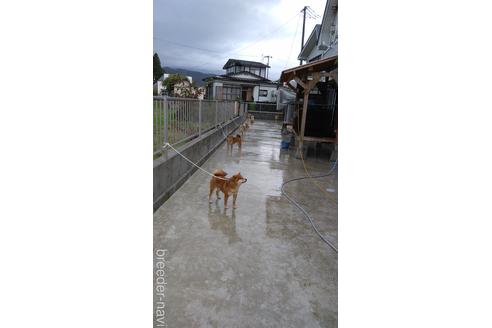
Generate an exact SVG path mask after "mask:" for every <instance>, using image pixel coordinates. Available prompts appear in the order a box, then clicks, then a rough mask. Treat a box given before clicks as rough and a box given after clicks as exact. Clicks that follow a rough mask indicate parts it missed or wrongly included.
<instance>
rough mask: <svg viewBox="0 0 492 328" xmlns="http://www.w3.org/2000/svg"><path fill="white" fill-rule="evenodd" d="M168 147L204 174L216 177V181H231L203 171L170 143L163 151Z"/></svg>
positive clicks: (166, 144)
mask: <svg viewBox="0 0 492 328" xmlns="http://www.w3.org/2000/svg"><path fill="white" fill-rule="evenodd" d="M166 147H169V148H171V149H172V150H174V151H175V152H176V154H178V155H179V156H181V157H183V158H184V159H185V160H186V161H188V163H190V164H192V165H193V166H195V167H196V168H198V169H200V170H202V171H203V172H205V173H207V174H208V175H210V176H211V177H214V178H216V179H220V180H225V181H229V179H225V178H221V177H218V176H216V175H213V174H212V173H210V172H208V171H206V170H204V169H202V168H201V167H200V166H198V165H196V164H195V163H193V161H191V160H190V159H189V158H188V157H186V156H185V155H183V154H181V153H180V152H179V151H178V150H177V149H176V148H174V147H173V146H171V144H170V143H168V142H166V143H165V144H164V146H163V147H162V150H164V149H166Z"/></svg>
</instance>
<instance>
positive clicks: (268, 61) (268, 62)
mask: <svg viewBox="0 0 492 328" xmlns="http://www.w3.org/2000/svg"><path fill="white" fill-rule="evenodd" d="M265 58H267V66H270V58H273V57H272V56H270V55H267V56H263V59H265ZM266 78H267V79H268V67H267V69H266Z"/></svg>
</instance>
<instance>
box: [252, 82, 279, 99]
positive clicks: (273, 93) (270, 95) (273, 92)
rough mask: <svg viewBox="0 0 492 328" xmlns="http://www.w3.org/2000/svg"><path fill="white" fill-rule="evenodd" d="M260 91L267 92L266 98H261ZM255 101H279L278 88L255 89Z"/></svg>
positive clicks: (261, 86) (257, 87)
mask: <svg viewBox="0 0 492 328" xmlns="http://www.w3.org/2000/svg"><path fill="white" fill-rule="evenodd" d="M260 90H266V91H267V95H266V96H260ZM253 99H254V101H259V102H272V103H274V102H276V101H277V88H276V87H271V86H265V85H260V86H256V87H254V89H253Z"/></svg>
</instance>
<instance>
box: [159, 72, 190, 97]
mask: <svg viewBox="0 0 492 328" xmlns="http://www.w3.org/2000/svg"><path fill="white" fill-rule="evenodd" d="M183 81H188V82H189V80H188V78H187V77H186V76H183V75H180V74H170V75H169V77H168V78H167V79H165V80H164V86H165V87H166V90H167V92H168V94H169V95H170V96H172V95H174V85H175V84H176V83H179V82H183Z"/></svg>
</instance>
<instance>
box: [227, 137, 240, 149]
mask: <svg viewBox="0 0 492 328" xmlns="http://www.w3.org/2000/svg"><path fill="white" fill-rule="evenodd" d="M226 139H227V148H229V147H231V150H232V146H233V145H234V144H235V143H237V144H238V146H239V148H241V146H242V142H241V136H240V135H239V134H236V136H233V135H228V136H227V138H226Z"/></svg>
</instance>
